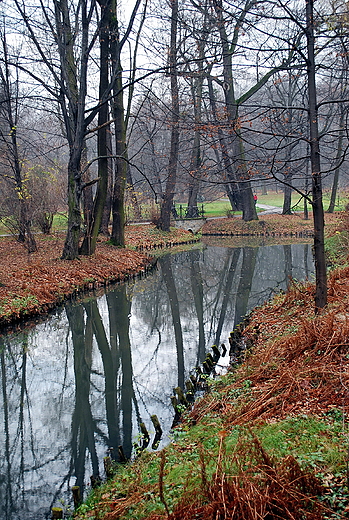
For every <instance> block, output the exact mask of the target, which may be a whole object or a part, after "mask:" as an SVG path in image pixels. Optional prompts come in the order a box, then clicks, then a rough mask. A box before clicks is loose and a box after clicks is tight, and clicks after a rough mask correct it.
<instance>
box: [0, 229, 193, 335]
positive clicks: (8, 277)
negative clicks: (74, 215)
mask: <svg viewBox="0 0 349 520" xmlns="http://www.w3.org/2000/svg"><path fill="white" fill-rule="evenodd" d="M64 238H65V237H64V235H62V234H54V235H48V236H44V235H40V236H38V237H36V242H37V246H38V251H37V252H36V253H32V254H30V255H29V254H28V253H27V251H26V249H25V248H24V246H23V245H22V244H20V243H18V242H17V241H16V240H15V239H14V238H12V237H1V239H0V273H1V274H0V326H6V325H14V324H16V323H19V322H20V321H21V320H23V319H29V318H34V317H36V316H40V315H44V314H45V313H47V312H48V311H49V310H51V309H53V308H54V307H55V306H57V305H59V304H60V303H62V302H63V301H64V300H65V299H67V298H72V297H75V296H77V295H78V294H80V293H82V292H84V291H88V290H91V289H95V288H98V287H103V286H107V285H109V284H111V283H115V282H119V281H123V280H126V279H127V278H129V277H133V276H136V275H138V274H142V273H144V272H146V271H147V270H148V269H150V268H151V267H152V265H153V262H154V261H153V258H152V256H151V252H152V251H154V250H155V249H161V250H164V249H168V248H172V247H174V246H176V245H179V244H187V243H190V242H193V241H196V240H198V239H197V238H195V237H194V236H193V235H192V233H189V232H186V231H183V230H179V229H172V230H171V232H170V233H164V232H161V231H159V230H157V229H156V228H155V227H154V226H149V225H147V226H129V227H128V228H127V230H126V244H127V247H126V248H125V249H120V248H117V247H114V246H111V245H110V244H109V243H108V241H107V239H106V238H101V239H100V240H99V242H98V244H97V250H96V253H95V254H94V255H92V256H90V257H86V256H80V257H79V258H78V259H76V260H73V261H67V260H62V259H61V258H60V255H61V253H62V250H63V244H64ZM140 248H141V249H142V252H140V251H138V250H137V249H140ZM147 251H149V253H148V252H147Z"/></svg>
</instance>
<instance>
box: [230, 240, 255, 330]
mask: <svg viewBox="0 0 349 520" xmlns="http://www.w3.org/2000/svg"><path fill="white" fill-rule="evenodd" d="M257 253H258V247H244V248H243V257H242V267H241V274H240V283H239V287H238V291H237V293H238V294H239V298H238V299H237V301H236V305H235V322H234V325H238V324H239V323H240V322H241V320H242V319H243V318H244V316H246V313H247V306H248V299H249V296H250V292H251V286H252V280H253V274H254V270H255V265H256V258H257Z"/></svg>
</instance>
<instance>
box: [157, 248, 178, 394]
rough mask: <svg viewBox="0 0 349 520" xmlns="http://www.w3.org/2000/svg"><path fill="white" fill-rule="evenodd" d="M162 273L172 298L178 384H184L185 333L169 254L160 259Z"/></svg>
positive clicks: (169, 295) (170, 298)
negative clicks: (183, 332)
mask: <svg viewBox="0 0 349 520" xmlns="http://www.w3.org/2000/svg"><path fill="white" fill-rule="evenodd" d="M159 262H160V266H161V271H162V275H163V277H164V280H165V284H166V289H167V294H168V297H169V300H170V307H171V314H172V323H173V328H174V333H175V341H176V350H177V364H178V386H180V387H181V388H183V386H184V354H183V334H182V326H181V317H180V313H179V303H178V297H177V291H176V285H175V282H174V278H173V273H172V268H171V259H170V256H169V255H166V256H164V257H163V258H160V260H159Z"/></svg>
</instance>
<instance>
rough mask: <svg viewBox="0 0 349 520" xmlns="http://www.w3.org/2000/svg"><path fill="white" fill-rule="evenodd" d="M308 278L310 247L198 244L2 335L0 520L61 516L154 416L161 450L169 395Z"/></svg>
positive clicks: (169, 415) (129, 446)
mask: <svg viewBox="0 0 349 520" xmlns="http://www.w3.org/2000/svg"><path fill="white" fill-rule="evenodd" d="M312 271H313V263H312V255H311V246H310V245H303V244H301V245H299V244H294V245H287V246H285V245H280V246H269V247H266V246H264V247H243V248H226V247H210V246H203V249H193V250H192V251H190V252H183V253H179V254H176V255H167V256H165V257H163V258H161V259H160V260H159V263H158V269H157V270H155V271H154V273H153V274H151V275H150V276H148V277H147V278H144V279H141V280H136V281H135V282H134V283H132V284H127V285H126V284H124V285H119V286H117V287H116V288H115V289H114V290H111V291H108V292H107V294H105V295H103V296H100V297H98V298H93V297H86V298H85V299H84V300H83V301H82V302H81V303H79V304H77V303H73V304H67V305H66V306H65V307H64V308H62V309H60V310H58V311H57V312H56V314H55V315H54V316H51V317H50V318H49V319H48V320H47V321H46V322H44V323H42V324H40V325H37V326H36V327H35V328H28V329H27V330H23V331H22V332H20V333H16V334H12V335H8V336H4V337H2V338H0V341H1V343H0V358H1V382H2V390H1V397H0V425H1V426H0V428H1V429H0V519H1V520H22V519H23V520H24V519H26V520H42V519H45V518H49V516H50V509H51V507H52V506H57V505H58V506H61V505H62V503H63V504H64V506H65V507H68V506H69V504H70V503H71V493H70V488H71V486H73V485H80V486H81V487H84V488H85V491H86V490H88V489H89V485H90V476H91V475H94V476H96V477H97V476H98V475H100V476H101V477H102V478H104V471H103V457H104V456H105V455H106V454H107V452H108V450H109V452H110V449H112V452H114V453H115V454H117V449H118V446H119V445H122V446H123V449H124V452H125V454H126V456H127V457H129V456H130V454H131V451H132V445H133V443H134V442H137V441H138V439H139V432H140V428H139V424H140V423H141V422H144V424H145V425H146V427H147V429H148V431H149V432H150V434H151V437H152V438H153V436H154V427H153V426H152V422H151V419H150V417H151V415H153V414H156V415H157V416H158V418H159V420H160V423H161V426H162V429H163V431H164V437H163V440H162V441H161V442H162V444H160V447H161V446H162V445H163V443H165V442H167V441H168V436H167V435H168V432H169V430H170V428H171V424H172V421H173V416H174V413H173V409H172V407H171V404H170V396H171V395H172V394H173V388H174V387H176V386H178V385H179V386H181V387H183V386H184V381H185V380H186V379H187V378H188V375H189V374H190V372H191V371H192V370H193V368H194V367H195V366H197V365H198V364H200V363H201V362H202V361H203V359H204V358H205V354H206V351H207V350H208V349H209V348H210V347H211V346H212V345H213V344H215V343H216V344H219V342H222V341H223V342H225V341H226V340H227V337H228V335H229V333H230V331H231V330H232V329H233V327H234V324H236V323H239V322H240V321H241V317H242V316H244V315H245V314H246V313H247V312H248V311H249V310H251V309H252V308H253V307H255V306H256V305H258V304H260V303H262V302H263V301H265V300H266V299H267V298H269V297H270V296H271V295H272V294H273V293H274V292H277V291H279V290H280V289H285V288H286V286H287V283H288V280H289V277H290V276H293V277H294V278H296V279H299V280H301V279H304V278H306V277H308V276H310V275H311V273H312ZM148 449H151V443H150V447H149V448H148Z"/></svg>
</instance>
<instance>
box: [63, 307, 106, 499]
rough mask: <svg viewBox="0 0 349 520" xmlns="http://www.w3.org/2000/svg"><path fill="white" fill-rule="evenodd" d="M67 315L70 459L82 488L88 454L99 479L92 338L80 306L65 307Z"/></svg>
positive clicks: (94, 473)
mask: <svg viewBox="0 0 349 520" xmlns="http://www.w3.org/2000/svg"><path fill="white" fill-rule="evenodd" d="M66 314H67V318H68V322H69V326H70V329H71V334H72V342H73V348H74V374H75V409H74V413H73V417H72V440H71V447H72V459H73V464H74V473H75V476H76V479H77V480H76V485H78V486H80V487H81V489H83V486H84V477H85V456H86V450H87V449H88V450H89V452H90V455H91V462H92V471H93V475H94V476H95V477H98V476H99V467H98V459H97V453H96V446H95V440H94V431H95V422H94V420H93V417H92V412H91V405H90V401H89V395H90V375H91V363H92V335H91V333H88V331H89V325H88V324H86V335H85V324H84V311H83V308H82V307H81V305H67V306H66Z"/></svg>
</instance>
